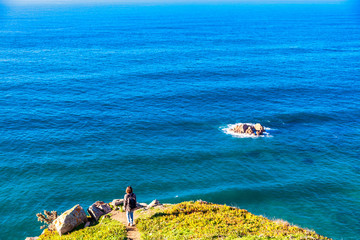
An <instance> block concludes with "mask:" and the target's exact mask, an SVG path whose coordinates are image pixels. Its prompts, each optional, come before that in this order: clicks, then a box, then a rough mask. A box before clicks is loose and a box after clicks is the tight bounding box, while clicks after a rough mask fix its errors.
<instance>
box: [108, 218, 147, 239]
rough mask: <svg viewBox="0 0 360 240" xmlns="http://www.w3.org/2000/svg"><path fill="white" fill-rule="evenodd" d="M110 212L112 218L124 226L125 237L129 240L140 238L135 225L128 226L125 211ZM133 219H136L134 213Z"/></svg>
mask: <svg viewBox="0 0 360 240" xmlns="http://www.w3.org/2000/svg"><path fill="white" fill-rule="evenodd" d="M111 214H112V216H111V218H112V219H114V220H116V221H119V222H121V223H122V224H124V225H125V226H126V230H127V237H128V239H129V240H140V239H141V238H140V232H139V231H138V229H137V228H136V225H135V226H134V227H130V226H128V224H127V219H126V215H125V212H120V211H112V212H111ZM135 219H136V216H135V214H134V220H135Z"/></svg>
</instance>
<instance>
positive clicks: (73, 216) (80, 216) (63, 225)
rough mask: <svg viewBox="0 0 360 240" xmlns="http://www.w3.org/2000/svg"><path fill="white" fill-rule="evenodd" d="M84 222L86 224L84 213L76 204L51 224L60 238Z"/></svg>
mask: <svg viewBox="0 0 360 240" xmlns="http://www.w3.org/2000/svg"><path fill="white" fill-rule="evenodd" d="M85 222H87V217H86V213H85V211H84V209H83V208H82V207H81V206H80V205H79V204H78V205H76V206H74V207H73V208H71V209H69V210H67V211H66V212H64V213H63V214H61V215H60V216H59V217H58V218H56V219H55V220H54V221H53V223H52V224H53V225H54V227H55V229H56V231H57V232H58V233H59V235H60V236H61V235H63V234H64V233H67V232H70V231H71V230H73V229H74V228H76V227H77V226H79V225H80V224H82V223H85Z"/></svg>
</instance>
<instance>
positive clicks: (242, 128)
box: [231, 124, 249, 133]
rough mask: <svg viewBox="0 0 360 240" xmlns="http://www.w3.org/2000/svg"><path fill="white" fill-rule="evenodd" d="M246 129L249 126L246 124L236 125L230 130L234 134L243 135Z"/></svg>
mask: <svg viewBox="0 0 360 240" xmlns="http://www.w3.org/2000/svg"><path fill="white" fill-rule="evenodd" d="M248 127H249V126H248V125H247V124H238V125H236V126H235V127H234V128H233V129H231V130H232V131H233V132H235V133H245V131H246V129H247V128H248Z"/></svg>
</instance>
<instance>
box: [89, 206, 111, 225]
mask: <svg viewBox="0 0 360 240" xmlns="http://www.w3.org/2000/svg"><path fill="white" fill-rule="evenodd" d="M87 211H88V213H89V214H90V216H91V217H92V218H93V219H95V220H96V221H98V220H99V218H100V217H101V216H102V215H105V214H108V213H109V212H111V207H110V206H109V204H107V203H104V202H102V201H97V202H95V203H93V204H92V205H91V206H90V207H89V208H88V210H87Z"/></svg>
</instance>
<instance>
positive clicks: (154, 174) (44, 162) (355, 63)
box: [0, 5, 360, 240]
mask: <svg viewBox="0 0 360 240" xmlns="http://www.w3.org/2000/svg"><path fill="white" fill-rule="evenodd" d="M359 24H360V18H359V15H358V12H357V11H356V9H354V8H352V7H349V6H343V5H340V6H338V5H265V6H263V5H224V6H220V5H182V6H180V5H177V6H175V5H169V6H94V7H80V6H79V7H76V6H72V7H51V6H48V7H13V8H9V7H2V8H1V10H0V72H1V75H0V90H1V95H0V131H1V134H0V174H1V176H2V178H1V180H0V184H1V186H2V188H1V190H0V201H1V202H2V203H3V204H1V206H0V226H1V231H0V239H24V238H25V237H26V236H36V235H39V234H40V233H41V230H40V229H39V226H40V223H38V222H37V220H36V216H35V214H36V213H38V212H41V211H43V210H44V209H46V210H57V211H58V212H63V211H65V210H67V209H69V208H71V207H72V206H74V205H75V204H81V205H82V206H83V207H84V208H86V207H87V206H89V205H90V204H92V203H93V202H94V201H96V200H102V201H111V200H112V199H115V198H122V196H123V195H124V190H125V188H126V186H128V185H132V186H133V188H134V191H135V193H136V194H137V197H138V200H139V201H140V202H150V201H151V200H153V199H155V198H157V199H159V200H160V201H161V202H170V203H176V202H180V201H184V200H196V199H203V200H206V201H211V202H215V203H226V204H229V205H232V206H237V207H240V208H245V209H248V210H249V211H251V212H253V213H255V214H262V215H264V216H267V217H269V218H271V219H273V218H282V219H285V220H287V221H289V222H291V223H293V224H297V225H299V226H302V227H306V228H309V229H313V230H315V231H317V232H318V233H320V234H323V235H326V236H328V237H332V238H334V239H353V240H356V239H359V236H360V178H359V174H360V162H359V153H360V128H359V123H360V120H359V119H360V111H359V108H360V82H359V79H360V71H359V70H360V41H359V39H360V29H359ZM239 122H244V123H248V122H250V123H256V122H260V123H262V124H263V125H265V126H266V127H268V128H270V130H269V134H270V136H268V137H262V138H236V137H233V136H231V135H228V134H225V133H224V131H223V129H224V128H226V127H227V126H228V124H234V123H239Z"/></svg>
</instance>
